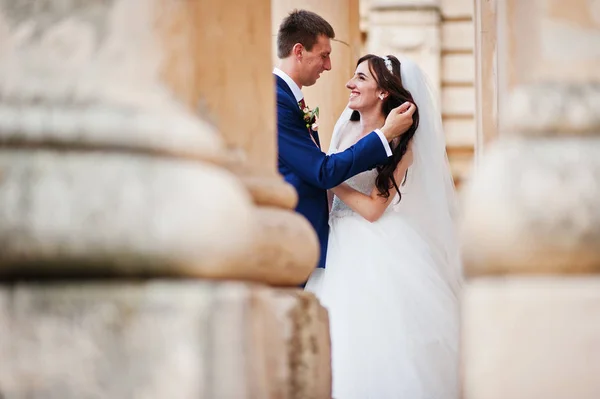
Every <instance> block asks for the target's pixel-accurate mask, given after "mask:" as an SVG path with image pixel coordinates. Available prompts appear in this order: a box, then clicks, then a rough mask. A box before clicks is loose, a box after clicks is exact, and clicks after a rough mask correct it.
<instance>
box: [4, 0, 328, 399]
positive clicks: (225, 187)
mask: <svg viewBox="0 0 600 399" xmlns="http://www.w3.org/2000/svg"><path fill="white" fill-rule="evenodd" d="M209 3H210V4H209ZM209 5H210V7H209ZM236 7H237V9H238V10H243V16H242V14H239V16H238V17H236V16H235V15H233V14H231V7H230V6H228V3H220V4H213V3H212V2H208V1H195V2H181V1H173V0H108V1H105V0H102V1H101V0H92V1H87V2H78V1H72V2H69V1H67V2H64V1H59V0H48V1H46V2H44V3H43V4H40V3H39V2H31V1H28V0H0V100H1V102H0V143H1V148H0V171H1V176H0V220H1V221H2V222H1V223H0V278H1V279H2V283H1V284H0V396H2V397H5V398H7V399H9V398H19V397H25V396H32V397H33V396H35V397H60V398H78V399H79V398H87V397H114V398H118V397H128V398H129V397H144V398H164V397H197V398H207V399H209V398H210V399H212V398H226V397H232V398H295V397H309V396H310V395H312V396H314V397H327V395H330V384H331V380H330V378H331V374H330V369H329V367H330V366H329V334H328V321H327V313H326V311H325V310H324V309H323V308H322V307H321V306H320V305H319V304H318V301H316V299H315V298H314V296H312V295H311V294H308V293H304V292H303V291H300V290H297V289H294V288H290V289H274V288H269V287H268V285H279V286H292V287H293V286H294V285H296V284H297V283H299V282H301V281H303V280H304V279H305V278H306V277H307V276H308V274H309V273H310V272H311V270H312V268H313V267H314V265H315V264H316V259H317V255H318V250H317V241H316V237H315V236H314V232H312V230H311V228H310V226H309V225H308V223H307V222H306V221H305V220H304V219H302V218H301V217H300V216H298V215H297V214H295V213H294V212H293V211H292V210H291V208H292V207H293V206H294V204H295V193H294V192H293V189H292V188H291V187H289V186H287V185H285V184H284V183H283V181H282V179H281V178H280V177H279V176H278V175H277V173H276V169H275V160H276V153H275V148H276V147H275V131H274V100H273V94H272V93H273V80H272V77H271V68H270V65H269V63H270V54H271V52H270V30H269V26H270V13H269V10H270V2H269V1H267V0H262V1H260V2H256V1H254V0H252V1H251V0H248V1H246V2H237V3H236ZM207 10H210V11H207ZM236 15H238V14H236ZM249 104H250V105H251V106H249ZM198 109H200V112H198ZM207 115H209V118H211V120H212V122H213V125H211V123H207V121H206V117H207ZM219 131H222V134H219ZM164 277H173V279H170V280H166V279H163V280H160V278H164ZM34 279H35V280H36V281H35V282H34V281H33V280H34ZM40 279H41V281H40ZM107 279H110V280H107ZM157 279H158V280H157ZM233 280H238V282H234V281H233ZM249 281H252V283H250V282H249ZM232 381H233V382H234V383H232Z"/></svg>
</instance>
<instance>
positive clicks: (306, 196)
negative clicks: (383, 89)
mask: <svg viewBox="0 0 600 399" xmlns="http://www.w3.org/2000/svg"><path fill="white" fill-rule="evenodd" d="M275 79H276V88H277V141H278V147H279V152H278V167H279V173H281V174H282V175H283V177H284V179H285V180H286V181H287V182H288V183H290V184H291V185H292V186H294V188H295V189H296V191H297V192H298V205H297V207H296V211H297V212H298V213H300V214H302V215H304V217H306V219H308V221H309V222H310V224H312V226H313V227H314V229H315V231H316V233H317V236H318V237H319V243H320V249H321V255H320V259H319V264H318V265H317V266H318V267H325V257H326V255H327V238H328V236H329V209H328V204H327V189H330V188H333V187H335V186H337V185H339V184H340V183H342V182H343V181H345V180H347V179H348V178H350V177H352V176H354V175H356V174H358V173H361V172H364V171H366V170H369V169H373V168H374V167H375V166H377V165H378V164H382V163H385V162H386V161H387V159H388V156H387V154H386V151H385V148H384V147H383V144H382V142H381V139H380V138H379V136H378V135H377V133H375V132H371V133H370V134H368V135H367V136H366V137H364V138H363V139H361V140H360V141H359V142H358V143H356V144H355V145H354V146H352V147H350V148H348V149H347V150H346V151H343V152H340V153H337V154H333V155H326V154H325V153H323V152H322V151H321V149H320V148H319V147H317V146H316V145H315V143H314V142H313V141H312V140H311V138H310V136H309V132H308V129H307V128H306V124H305V122H304V120H303V116H304V115H303V112H302V110H301V109H300V107H299V105H298V103H297V102H296V98H295V97H294V94H293V92H292V90H291V89H290V87H289V86H288V84H287V83H286V82H285V81H284V80H283V79H281V78H280V77H279V76H277V75H275ZM312 135H313V137H314V139H315V141H316V142H317V143H319V146H320V141H319V135H318V134H317V132H312Z"/></svg>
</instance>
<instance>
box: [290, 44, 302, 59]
mask: <svg viewBox="0 0 600 399" xmlns="http://www.w3.org/2000/svg"><path fill="white" fill-rule="evenodd" d="M303 50H304V46H303V45H302V44H301V43H296V44H294V47H292V54H293V55H294V57H296V58H297V59H298V58H302V51H303Z"/></svg>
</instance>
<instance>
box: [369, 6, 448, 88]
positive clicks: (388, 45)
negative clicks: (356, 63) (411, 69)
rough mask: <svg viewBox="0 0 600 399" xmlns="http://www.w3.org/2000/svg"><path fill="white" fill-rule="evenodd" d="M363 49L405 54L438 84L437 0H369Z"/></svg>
mask: <svg viewBox="0 0 600 399" xmlns="http://www.w3.org/2000/svg"><path fill="white" fill-rule="evenodd" d="M370 5H371V9H370V15H369V21H368V27H369V37H368V39H367V45H366V48H367V52H369V53H373V54H378V55H384V54H395V55H405V56H408V57H410V58H411V59H413V60H414V61H415V62H416V63H418V64H419V65H420V66H421V68H423V71H424V72H425V73H426V74H427V76H428V77H429V78H430V80H431V82H432V84H433V85H434V87H435V89H436V91H437V93H440V88H441V71H440V67H441V32H440V20H441V18H440V5H439V0H424V1H423V0H370Z"/></svg>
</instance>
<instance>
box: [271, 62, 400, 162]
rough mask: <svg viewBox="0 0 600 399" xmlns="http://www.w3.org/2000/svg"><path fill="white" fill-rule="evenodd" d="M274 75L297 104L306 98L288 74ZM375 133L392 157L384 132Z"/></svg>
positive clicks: (376, 131)
mask: <svg viewBox="0 0 600 399" xmlns="http://www.w3.org/2000/svg"><path fill="white" fill-rule="evenodd" d="M273 73H274V74H275V75H277V76H279V77H280V78H281V79H283V81H284V82H285V83H287V85H288V87H289V88H290V90H292V93H293V94H294V97H295V98H296V102H300V101H301V100H302V99H303V98H304V94H302V90H300V88H299V87H298V85H297V84H296V82H294V80H293V79H292V78H290V76H289V75H288V74H287V73H285V72H283V71H282V70H281V69H279V68H274V69H273ZM374 132H375V133H377V136H379V139H380V140H381V144H383V148H385V153H386V154H387V156H388V157H391V156H392V149H391V148H390V143H388V141H387V139H386V138H385V135H384V134H383V132H382V131H381V130H379V129H375V130H374Z"/></svg>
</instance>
